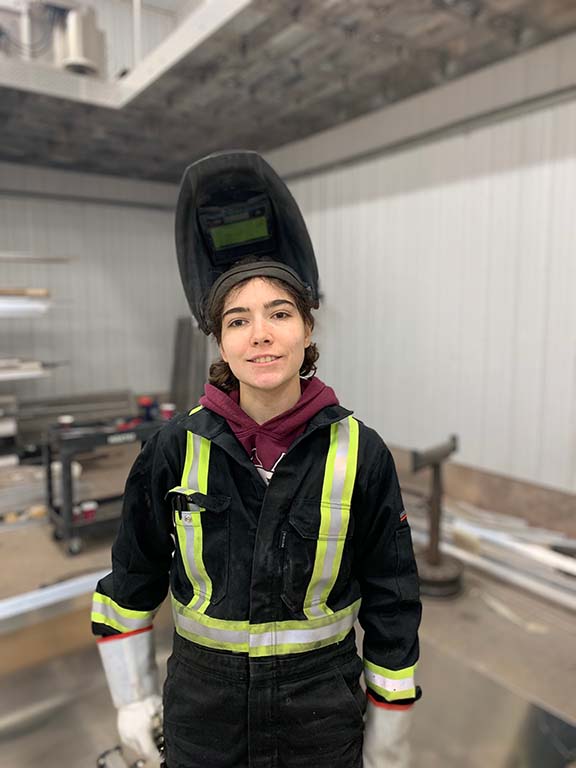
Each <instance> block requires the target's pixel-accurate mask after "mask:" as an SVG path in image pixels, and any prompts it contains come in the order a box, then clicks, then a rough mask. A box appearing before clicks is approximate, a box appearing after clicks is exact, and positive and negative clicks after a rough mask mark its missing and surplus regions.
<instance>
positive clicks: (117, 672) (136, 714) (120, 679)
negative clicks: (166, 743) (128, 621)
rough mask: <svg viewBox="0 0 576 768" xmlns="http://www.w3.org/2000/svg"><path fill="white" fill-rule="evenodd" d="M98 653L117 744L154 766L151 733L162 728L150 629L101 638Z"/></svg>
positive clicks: (160, 702) (154, 752)
mask: <svg viewBox="0 0 576 768" xmlns="http://www.w3.org/2000/svg"><path fill="white" fill-rule="evenodd" d="M98 650H99V652H100V658H101V659H102V665H103V667H104V672H105V674H106V680H107V681H108V688H109V689H110V694H111V696H112V701H113V702H114V706H115V707H116V709H117V710H118V734H119V736H120V740H121V741H122V743H123V744H124V745H126V746H127V747H129V748H130V749H131V750H133V751H134V752H135V753H136V754H137V755H138V757H140V758H144V759H146V760H150V761H153V762H156V763H158V761H159V759H160V753H159V752H158V749H157V747H156V744H155V743H154V736H153V733H154V731H155V730H158V729H159V728H161V725H162V699H161V698H160V694H159V690H160V686H159V680H158V667H157V666H156V655H155V651H154V633H153V631H152V627H150V629H147V630H144V631H137V632H129V633H125V634H120V635H112V636H110V637H103V638H101V639H100V640H99V641H98Z"/></svg>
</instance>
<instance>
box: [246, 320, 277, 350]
mask: <svg viewBox="0 0 576 768" xmlns="http://www.w3.org/2000/svg"><path fill="white" fill-rule="evenodd" d="M250 343H251V345H252V346H253V347H259V346H266V345H268V344H271V343H272V335H271V333H270V328H269V326H268V324H267V323H266V322H264V321H263V320H255V321H254V323H253V324H252V336H251V339H250Z"/></svg>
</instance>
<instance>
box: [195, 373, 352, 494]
mask: <svg viewBox="0 0 576 768" xmlns="http://www.w3.org/2000/svg"><path fill="white" fill-rule="evenodd" d="M300 384H301V390H302V394H301V396H300V399H299V400H298V402H297V403H296V404H295V405H294V406H292V408H290V409H289V410H287V411H285V412H284V413H281V414H279V415H278V416H274V418H272V419H270V420H269V421H265V422H264V423H263V424H258V423H257V422H255V421H254V419H252V418H251V417H250V416H248V414H247V413H246V412H245V411H243V410H242V408H240V405H239V397H240V393H239V392H238V391H237V390H236V391H234V392H231V393H230V394H227V393H226V392H223V391H222V390H221V389H218V387H215V386H214V385H213V384H206V386H205V388H204V395H203V397H201V398H200V405H202V406H204V408H208V409H209V410H211V411H213V412H214V413H217V414H218V415H220V416H223V417H224V418H225V419H226V421H227V422H228V425H229V426H230V429H231V430H232V431H233V432H234V434H235V435H236V437H237V439H238V440H239V441H240V443H242V445H243V446H244V449H245V450H246V452H247V453H248V455H249V456H250V458H251V460H252V462H253V463H254V465H255V466H256V468H257V469H258V470H259V471H260V474H261V475H262V477H263V478H264V479H265V480H266V481H267V482H268V481H269V479H270V477H271V475H272V473H273V471H274V467H275V465H276V464H277V463H278V461H279V460H280V459H281V458H282V456H283V455H284V454H285V453H286V451H287V450H288V449H289V448H290V446H291V445H292V443H293V442H294V440H296V438H298V437H300V435H302V434H303V433H304V430H305V429H306V426H307V425H308V422H309V421H310V420H311V419H312V418H313V417H314V416H315V415H316V414H317V413H318V412H319V411H321V410H322V409H323V408H326V407H327V406H329V405H339V402H338V398H337V397H336V393H335V392H334V390H333V389H332V387H328V386H327V385H326V384H324V382H322V381H320V379H318V378H317V377H315V376H314V377H313V378H312V379H300Z"/></svg>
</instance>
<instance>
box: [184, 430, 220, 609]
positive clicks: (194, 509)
mask: <svg viewBox="0 0 576 768" xmlns="http://www.w3.org/2000/svg"><path fill="white" fill-rule="evenodd" d="M209 463H210V441H209V440H207V439H206V438H205V437H200V435H195V434H193V433H192V432H188V434H187V437H186V460H185V462H184V471H183V472H182V481H181V482H182V486H181V489H182V490H183V491H186V492H187V493H188V494H190V493H194V492H196V491H198V492H200V493H203V494H206V493H208V465H209ZM203 511H204V510H203V508H202V507H198V506H197V505H195V504H189V506H188V508H187V510H185V511H183V512H182V513H181V521H179V520H178V519H176V535H177V537H178V544H179V547H180V553H181V555H182V561H183V563H184V570H185V571H186V575H187V576H188V579H189V580H190V583H191V585H192V588H193V590H194V595H193V597H192V600H191V601H190V607H191V608H194V609H195V610H197V611H200V612H201V613H204V612H205V611H206V608H208V606H209V604H210V599H211V597H212V580H211V579H210V577H209V576H208V572H207V571H206V567H205V565H204V559H203V556H202V551H203V531H202V512H203Z"/></svg>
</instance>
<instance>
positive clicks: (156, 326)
mask: <svg viewBox="0 0 576 768" xmlns="http://www.w3.org/2000/svg"><path fill="white" fill-rule="evenodd" d="M17 175H18V170H17V166H0V181H3V182H4V183H3V184H0V191H1V188H2V187H6V186H7V187H13V186H16V182H17ZM22 175H23V176H24V175H26V177H27V179H29V180H30V181H31V182H33V184H34V188H35V189H39V188H41V187H44V188H45V189H46V190H51V191H53V192H54V193H60V194H62V193H66V194H70V195H71V196H74V195H75V194H76V193H77V194H78V195H79V200H78V201H77V202H76V201H74V200H62V199H57V198H55V199H53V200H51V199H36V198H34V197H26V195H25V194H24V196H20V195H19V196H14V197H10V195H9V194H6V193H5V192H4V193H3V194H1V195H0V252H11V251H17V252H23V253H28V254H34V255H36V256H67V257H70V261H69V262H68V263H65V264H59V263H52V264H18V263H11V262H10V263H8V262H4V261H0V287H7V288H8V287H9V288H14V287H39V288H48V289H49V290H50V292H51V296H52V302H53V303H52V307H51V308H50V310H49V311H48V313H47V314H46V315H45V316H43V317H42V318H35V319H10V320H9V319H0V323H1V327H0V356H16V357H20V358H33V359H40V360H43V361H46V362H54V361H61V362H64V363H65V365H63V366H61V367H58V368H56V369H55V370H54V371H53V373H52V375H51V377H50V378H49V379H46V380H39V381H22V382H4V383H0V394H7V393H9V392H12V393H15V394H17V395H18V396H19V397H20V398H26V397H44V396H46V397H48V396H50V395H64V394H74V393H90V392H98V391H110V390H114V389H124V388H128V389H132V390H133V391H134V392H139V393H141V392H154V391H166V390H168V388H169V386H170V374H171V366H172V355H173V341H174V332H175V323H176V318H177V317H178V316H180V315H187V314H188V309H187V305H186V301H185V299H184V296H183V292H182V288H181V285H180V279H179V276H178V269H177V266H176V256H175V249H174V235H173V226H174V225H173V222H174V215H173V210H172V209H171V206H172V204H173V202H174V201H175V195H176V189H175V188H170V187H169V185H154V184H151V183H144V182H130V181H125V180H117V181H114V180H105V179H103V178H102V177H97V176H88V175H82V174H67V173H63V172H54V171H48V170H46V171H44V170H41V169H26V170H25V171H23V172H22ZM99 182H101V186H102V188H99ZM21 186H26V185H25V184H22V185H21ZM112 186H115V187H116V188H117V189H118V190H119V192H121V194H120V193H119V194H118V196H123V197H124V200H125V201H126V202H130V201H140V202H142V201H146V199H148V200H149V201H150V203H151V206H153V205H154V202H153V201H154V197H155V188H156V189H157V190H158V192H157V194H156V197H157V198H158V199H160V200H161V202H162V205H164V206H166V210H161V209H160V210H156V209H154V207H143V208H133V207H127V206H126V205H120V204H119V203H118V202H115V201H114V200H110V201H109V202H105V201H103V200H100V201H97V200H94V201H92V202H83V201H82V200H81V198H80V194H90V195H91V196H92V197H94V198H98V197H99V196H100V197H104V198H105V197H106V191H105V189H104V187H112Z"/></svg>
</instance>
